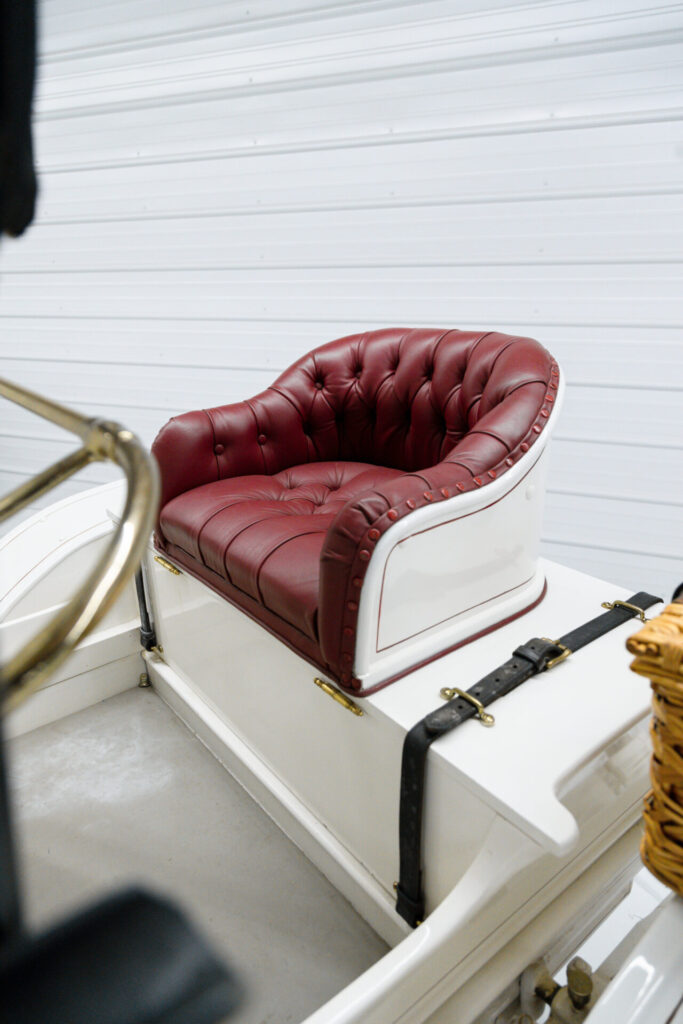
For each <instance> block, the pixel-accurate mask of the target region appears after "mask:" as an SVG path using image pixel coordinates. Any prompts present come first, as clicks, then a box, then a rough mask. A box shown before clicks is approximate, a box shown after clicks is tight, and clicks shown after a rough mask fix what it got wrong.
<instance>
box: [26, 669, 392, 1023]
mask: <svg viewBox="0 0 683 1024" xmlns="http://www.w3.org/2000/svg"><path fill="white" fill-rule="evenodd" d="M9 756H10V775H11V780H12V788H13V793H14V803H15V823H16V825H17V829H18V834H19V843H20V846H19V854H20V864H21V868H22V875H23V884H24V896H25V910H26V915H27V918H28V921H29V923H30V924H31V925H33V926H41V925H44V924H46V923H47V922H49V921H52V920H53V919H54V918H56V917H58V916H60V915H62V914H64V913H66V912H68V911H69V910H70V909H71V908H73V907H76V906H78V905H79V904H81V903H83V902H84V901H86V900H88V899H91V898H93V897H95V896H99V895H101V894H103V893H104V892H105V891H106V890H108V889H110V888H113V887H117V886H122V885H126V884H128V883H131V882H134V881H136V882H141V883H143V884H145V885H146V886H148V887H151V888H153V889H154V890H155V891H157V892H160V893H162V894H166V895H169V896H171V897H172V898H173V899H174V900H176V901H177V902H178V903H179V904H180V905H181V906H182V907H183V908H184V909H185V910H186V911H188V912H189V914H190V916H191V917H192V919H193V920H194V922H195V923H196V924H197V926H198V927H199V929H200V930H201V931H202V932H203V933H204V935H205V936H206V937H207V938H209V939H210V940H211V941H212V943H213V946H214V948H215V950H216V951H217V952H218V953H219V954H220V955H221V956H223V957H224V959H225V960H226V961H228V962H229V963H230V964H231V965H232V966H233V968H234V969H235V971H236V972H237V973H238V974H239V976H240V977H241V979H242V980H243V982H244V983H245V985H246V988H247V999H246V1002H245V1005H244V1006H243V1008H242V1009H241V1011H239V1012H238V1013H237V1014H236V1015H235V1016H233V1017H231V1018H230V1020H231V1024H286V1022H290V1021H291V1022H294V1021H301V1020H302V1019H303V1018H305V1017H306V1016H308V1014H310V1013H311V1012H312V1011H313V1010H314V1009H316V1008H317V1007H318V1006H320V1005H321V1004H322V1003H324V1002H325V1001H326V1000H327V999H329V998H330V997H331V996H332V995H334V994H335V993H336V992H338V991H339V990H340V989H341V988H343V987H344V986H345V985H346V984H347V983H348V982H350V981H351V980H352V979H353V978H355V977H356V976H357V975H358V974H360V973H361V972H362V971H364V970H365V969H366V968H367V967H369V966H370V965H371V964H373V963H374V962H375V961H376V960H378V959H379V958H380V957H381V956H382V955H383V954H384V953H385V952H386V949H387V947H386V946H385V944H384V943H383V941H382V940H381V939H380V938H378V936H377V935H375V933H374V932H373V931H372V930H371V929H370V928H369V927H368V926H367V925H366V924H365V922H364V921H363V920H362V919H361V918H360V917H359V916H358V915H357V914H356V913H355V911H354V910H353V909H352V908H351V906H350V905H349V904H348V903H347V902H346V900H344V899H343V898H342V897H341V896H340V895H339V894H338V893H337V891H336V890H335V889H334V888H333V887H332V886H331V885H330V884H329V882H327V880H326V879H325V878H324V877H323V876H322V875H321V874H320V873H319V872H318V871H317V869H316V868H314V867H313V866H312V865H311V864H310V862H309V861H308V860H307V859H306V858H305V857H304V856H303V854H302V853H300V852H299V850H298V849H297V848H296V847H295V846H294V845H293V844H292V843H291V842H289V840H288V839H286V838H285V837H284V836H283V834H282V833H281V832H280V831H279V829H278V828H277V827H276V826H275V825H274V824H273V823H272V822H271V821H270V819H269V818H268V817H267V816H266V815H265V814H264V813H263V812H262V811H261V810H260V808H259V807H258V806H257V805H256V804H255V803H254V802H253V801H252V800H251V799H250V797H248V796H247V794H246V793H245V792H244V790H242V789H241V788H240V786H239V785H238V784H237V783H236V782H234V780H233V779H232V778H231V777H230V776H229V775H228V774H227V773H226V772H225V770H224V769H223V768H222V767H221V765H220V764H219V763H218V762H217V761H216V760H215V759H214V758H213V756H212V755H211V754H210V753H209V752H208V751H207V750H206V749H205V747H204V746H203V745H202V744H201V743H200V742H199V741H198V740H197V739H196V738H195V737H194V736H193V735H192V734H191V733H190V732H189V731H188V730H187V729H186V728H185V726H184V725H183V724H182V723H181V722H180V721H179V720H178V719H177V718H176V717H175V715H174V714H173V713H172V712H171V711H170V710H169V709H168V708H167V707H166V706H165V704H163V703H162V701H161V700H160V699H159V698H158V697H157V696H156V695H155V694H154V692H153V691H151V690H138V689H136V690H130V691H128V692H126V693H123V694H121V695H119V696H117V697H113V698H111V699H110V700H107V701H104V702H102V703H100V704H97V705H95V706H94V707H92V708H88V709H87V710H86V711H82V712H80V713H79V714H77V715H72V716H71V717H69V718H65V719H62V720H61V721H58V722H54V723H53V724H51V725H47V726H45V727H43V728H41V729H36V730H35V731H34V732H31V733H28V734H27V735H25V736H22V737H20V738H19V739H16V740H14V741H12V743H11V744H10V750H9Z"/></svg>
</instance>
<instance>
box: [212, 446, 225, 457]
mask: <svg viewBox="0 0 683 1024" xmlns="http://www.w3.org/2000/svg"><path fill="white" fill-rule="evenodd" d="M213 450H214V451H215V453H216V455H222V454H223V452H224V451H225V445H222V444H217V445H215V447H214V449H213Z"/></svg>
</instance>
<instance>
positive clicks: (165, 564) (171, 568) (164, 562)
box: [154, 555, 183, 576]
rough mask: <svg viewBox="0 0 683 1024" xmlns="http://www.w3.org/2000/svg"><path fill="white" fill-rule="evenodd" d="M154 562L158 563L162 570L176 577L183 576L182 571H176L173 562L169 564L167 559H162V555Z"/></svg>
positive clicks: (156, 556)
mask: <svg viewBox="0 0 683 1024" xmlns="http://www.w3.org/2000/svg"><path fill="white" fill-rule="evenodd" d="M154 561H155V562H158V563H159V565H160V566H161V567H162V569H168V571H169V572H172V573H173V575H174V576H182V575H183V574H182V572H181V571H180V569H176V567H175V565H173V563H172V562H169V561H168V560H167V559H166V558H162V557H161V555H155V556H154Z"/></svg>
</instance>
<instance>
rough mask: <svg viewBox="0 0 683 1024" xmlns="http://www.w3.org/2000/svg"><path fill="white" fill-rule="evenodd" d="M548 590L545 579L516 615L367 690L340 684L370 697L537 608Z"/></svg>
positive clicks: (357, 695) (353, 691) (357, 680)
mask: <svg viewBox="0 0 683 1024" xmlns="http://www.w3.org/2000/svg"><path fill="white" fill-rule="evenodd" d="M547 592H548V581H547V580H544V581H543V590H542V591H541V593H540V594H539V596H538V597H537V598H536V600H535V601H532V602H531V604H529V605H527V606H526V608H522V610H521V611H519V612H515V614H514V615H508V617H507V618H506V619H501V620H500V622H494V624H493V625H492V626H487V627H486V629H482V630H480V631H479V632H478V633H474V634H473V635H472V636H468V637H467V638H466V639H465V640H460V641H459V642H458V643H457V644H452V645H451V646H450V647H446V648H445V649H444V650H443V651H439V652H438V653H437V654H432V655H430V656H429V657H428V658H424V660H423V661H418V662H416V663H415V664H414V665H408V666H407V667H406V668H404V669H402V670H401V671H400V672H397V673H396V675H394V676H390V677H389V679H385V680H384V682H382V683H375V685H374V686H368V688H367V689H365V690H363V689H362V688H359V689H356V690H352V689H350V688H349V687H345V686H344V684H343V683H339V685H340V686H341V687H342V688H343V689H346V690H349V692H350V693H353V695H354V697H369V696H371V694H373V693H377V691H378V690H383V689H384V687H385V686H389V685H390V684H391V683H395V682H396V681H397V680H399V679H403V678H404V676H407V675H409V673H411V672H417V670H418V669H420V668H424V667H425V665H431V663H432V662H433V661H438V660H439V658H444V657H445V656H446V655H447V654H452V653H453V651H457V650H459V649H460V648H461V647H465V646H466V645H467V644H471V643H474V641H475V640H481V638H482V637H483V636H488V635H489V633H493V632H495V630H497V629H501V628H502V627H503V626H507V625H508V623H510V622H514V621H515V619H519V618H521V617H522V615H526V614H527V612H530V611H532V610H533V609H534V608H536V606H537V605H539V604H540V603H541V601H542V600H543V598H544V597H545V595H546V594H547ZM353 682H354V683H357V684H358V686H359V687H362V683H361V680H360V679H355V678H354V680H353Z"/></svg>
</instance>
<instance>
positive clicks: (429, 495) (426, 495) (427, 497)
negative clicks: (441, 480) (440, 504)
mask: <svg viewBox="0 0 683 1024" xmlns="http://www.w3.org/2000/svg"><path fill="white" fill-rule="evenodd" d="M422 497H423V498H424V500H425V501H434V495H433V494H432V492H431V491H424V492H423V494H422Z"/></svg>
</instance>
